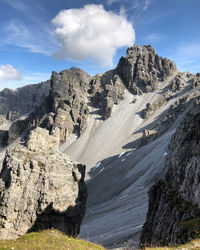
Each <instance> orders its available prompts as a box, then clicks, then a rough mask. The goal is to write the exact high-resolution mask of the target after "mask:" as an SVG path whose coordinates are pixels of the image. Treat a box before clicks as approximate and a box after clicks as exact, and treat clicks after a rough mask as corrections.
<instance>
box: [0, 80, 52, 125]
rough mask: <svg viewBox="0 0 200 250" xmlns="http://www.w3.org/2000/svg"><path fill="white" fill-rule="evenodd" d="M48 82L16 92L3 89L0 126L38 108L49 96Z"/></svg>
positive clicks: (32, 85)
mask: <svg viewBox="0 0 200 250" xmlns="http://www.w3.org/2000/svg"><path fill="white" fill-rule="evenodd" d="M49 89H50V86H49V80H48V81H46V82H42V83H39V84H31V85H27V86H25V87H21V88H18V89H16V90H10V89H7V88H5V89H4V90H2V91H1V92H0V125H2V124H3V122H5V121H6V120H7V121H10V122H12V121H14V120H16V119H17V118H19V117H20V116H22V115H25V114H27V113H29V112H31V111H33V110H34V109H35V107H37V106H39V105H40V104H41V103H42V102H43V101H44V99H45V97H46V96H47V95H48V94H49Z"/></svg>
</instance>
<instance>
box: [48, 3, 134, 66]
mask: <svg viewBox="0 0 200 250" xmlns="http://www.w3.org/2000/svg"><path fill="white" fill-rule="evenodd" d="M52 23H53V25H54V26H55V31H54V32H55V34H56V35H57V37H58V41H59V45H60V51H58V52H57V53H56V54H55V56H56V57H58V58H67V59H72V60H76V61H81V60H84V59H90V60H91V59H92V60H93V61H95V62H97V63H98V64H100V65H101V66H112V63H113V56H114V55H115V53H116V50H117V49H118V48H120V47H123V46H130V45H133V43H134V41H135V31H134V29H133V26H132V24H131V23H130V22H129V21H128V20H127V19H126V17H125V16H124V15H117V14H115V13H113V12H111V11H106V10H105V9H104V7H103V5H95V4H91V5H85V6H84V7H83V8H81V9H67V10H61V11H60V12H59V13H58V14H57V16H56V17H55V18H54V19H53V20H52Z"/></svg>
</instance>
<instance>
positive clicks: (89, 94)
mask: <svg viewBox="0 0 200 250" xmlns="http://www.w3.org/2000/svg"><path fill="white" fill-rule="evenodd" d="M124 89H125V88H124V86H123V84H122V82H121V80H120V78H119V77H118V76H117V75H116V73H115V71H109V72H106V73H105V74H103V75H101V76H100V75H96V76H95V77H93V78H92V77H90V76H89V75H88V74H87V73H86V72H84V71H83V70H81V69H78V68H71V69H69V70H64V71H62V72H60V73H59V74H58V73H56V72H53V73H52V77H51V90H50V94H49V96H48V97H47V98H46V100H45V102H44V103H43V105H42V106H41V107H39V108H38V109H36V111H35V112H34V113H32V114H31V116H30V122H29V124H30V125H29V126H30V128H35V127H37V126H41V127H44V128H46V129H48V130H49V131H50V132H51V133H54V131H55V130H56V129H59V130H60V139H61V143H63V142H65V141H66V140H67V138H68V136H69V135H70V134H72V133H75V134H77V135H78V136H80V135H81V134H82V133H83V132H84V131H85V130H86V128H87V119H88V116H89V113H90V110H91V107H95V108H97V109H98V110H99V114H100V115H101V116H102V118H103V119H107V118H109V117H110V115H111V112H112V108H113V105H114V104H119V103H120V101H121V100H123V98H124Z"/></svg>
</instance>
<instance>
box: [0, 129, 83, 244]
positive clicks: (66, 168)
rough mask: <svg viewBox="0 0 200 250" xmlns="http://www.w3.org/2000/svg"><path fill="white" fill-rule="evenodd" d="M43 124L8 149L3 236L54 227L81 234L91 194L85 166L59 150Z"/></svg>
mask: <svg viewBox="0 0 200 250" xmlns="http://www.w3.org/2000/svg"><path fill="white" fill-rule="evenodd" d="M58 147H59V138H57V137H56V136H50V135H49V132H48V131H47V130H45V129H42V128H37V129H36V130H35V131H33V132H32V133H31V134H30V136H29V139H28V141H27V146H23V145H17V146H15V147H14V148H10V149H8V150H7V152H6V156H5V159H4V162H3V168H2V171H1V174H0V239H12V238H17V237H18V236H21V235H24V234H25V233H27V232H30V231H38V230H42V229H47V228H52V227H53V228H56V229H58V230H60V231H62V232H64V233H66V234H68V235H71V236H77V235H78V234H79V230H80V224H81V221H82V218H83V216H84V213H85V204H86V198H87V190H86V185H85V183H84V175H85V166H84V165H81V164H79V163H76V162H73V161H72V160H71V159H70V158H69V156H67V155H65V154H62V153H60V152H59V150H58Z"/></svg>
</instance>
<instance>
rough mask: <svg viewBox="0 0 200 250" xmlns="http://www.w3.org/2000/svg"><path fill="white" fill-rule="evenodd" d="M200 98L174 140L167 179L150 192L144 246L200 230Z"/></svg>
mask: <svg viewBox="0 0 200 250" xmlns="http://www.w3.org/2000/svg"><path fill="white" fill-rule="evenodd" d="M199 187H200V100H199V99H197V100H196V104H195V108H194V109H192V110H191V112H190V113H188V114H187V116H186V118H185V119H184V120H183V122H182V123H181V124H180V126H179V127H178V128H177V130H176V133H175V134H174V136H173V137H172V139H171V142H170V144H169V149H168V156H167V160H166V172H165V176H164V178H163V180H161V181H159V182H158V183H156V184H155V185H154V186H153V187H152V188H151V189H150V191H149V210H148V214H147V219H146V223H145V224H144V227H143V230H142V235H141V246H142V247H145V246H149V245H153V246H159V245H169V244H176V243H185V242H186V241H189V240H191V239H192V238H193V237H195V236H196V235H197V234H198V233H199V231H200V188H199Z"/></svg>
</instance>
